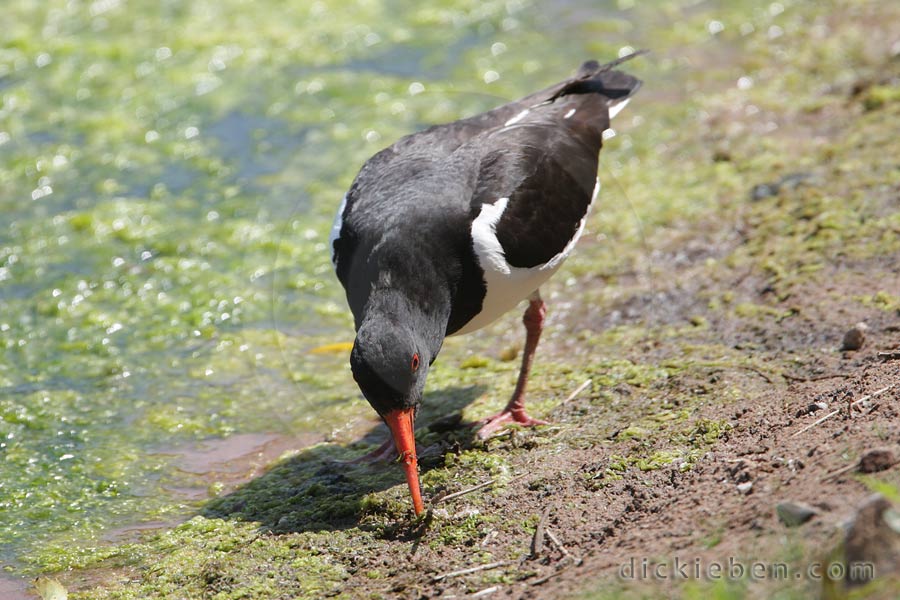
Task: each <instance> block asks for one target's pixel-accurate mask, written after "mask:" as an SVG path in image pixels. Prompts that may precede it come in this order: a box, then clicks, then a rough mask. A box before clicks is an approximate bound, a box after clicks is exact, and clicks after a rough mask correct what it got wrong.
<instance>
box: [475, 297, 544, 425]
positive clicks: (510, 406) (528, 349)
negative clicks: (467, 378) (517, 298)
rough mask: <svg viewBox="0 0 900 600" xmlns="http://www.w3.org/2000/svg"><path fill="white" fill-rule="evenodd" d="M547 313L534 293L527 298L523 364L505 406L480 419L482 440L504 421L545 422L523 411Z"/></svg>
mask: <svg viewBox="0 0 900 600" xmlns="http://www.w3.org/2000/svg"><path fill="white" fill-rule="evenodd" d="M546 314H547V305H546V304H544V301H543V300H541V297H540V295H539V294H538V293H537V292H535V293H534V294H532V296H531V298H529V302H528V308H527V309H525V315H524V316H523V317H522V322H523V323H524V324H525V351H524V353H523V354H522V366H521V367H520V369H519V379H518V381H516V389H515V391H514V392H513V395H512V398H510V399H509V402H508V403H507V404H506V408H504V409H503V410H502V411H500V412H499V413H497V414H496V415H494V416H492V417H488V418H487V419H484V420H483V421H482V423H484V426H483V427H482V428H481V429H480V430H479V431H478V437H480V438H481V439H487V438H489V437H490V436H491V435H492V434H493V433H495V432H496V431H497V430H499V429H500V428H502V427H503V425H505V424H507V423H518V424H520V425H525V426H529V427H530V426H533V425H546V424H547V422H546V421H541V420H540V419H534V418H532V417H530V416H528V413H526V412H525V386H526V385H527V383H528V373H529V372H530V371H531V362H532V360H533V359H534V352H535V350H537V345H538V340H540V339H541V330H543V328H544V316H545V315H546Z"/></svg>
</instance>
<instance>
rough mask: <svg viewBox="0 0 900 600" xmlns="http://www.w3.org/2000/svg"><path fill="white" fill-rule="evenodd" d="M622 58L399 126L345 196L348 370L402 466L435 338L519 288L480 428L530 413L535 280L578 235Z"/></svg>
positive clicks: (411, 450) (338, 233)
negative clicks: (496, 386) (508, 367)
mask: <svg viewBox="0 0 900 600" xmlns="http://www.w3.org/2000/svg"><path fill="white" fill-rule="evenodd" d="M632 56H633V55H632ZM626 58H630V56H629V57H626ZM623 60H624V59H619V60H617V61H614V62H612V63H609V64H607V65H602V66H601V65H599V64H598V63H597V62H594V61H589V62H586V63H584V64H583V65H582V66H581V68H580V69H579V70H578V72H577V74H576V75H575V76H574V77H572V78H570V79H567V80H565V81H563V82H561V83H559V84H557V85H554V86H551V87H549V88H547V89H545V90H543V91H540V92H537V93H535V94H531V95H529V96H527V97H525V98H523V99H521V100H518V101H516V102H511V103H509V104H505V105H503V106H500V107H498V108H495V109H494V110H491V111H488V112H486V113H483V114H480V115H477V116H474V117H471V118H468V119H462V120H460V121H456V122H453V123H449V124H446V125H437V126H434V127H430V128H428V129H426V130H424V131H421V132H418V133H414V134H412V135H409V136H406V137H404V138H402V139H400V140H399V141H397V142H396V143H395V144H393V145H392V146H390V147H388V148H385V149H384V150H382V151H381V152H379V153H377V154H376V155H375V156H373V157H372V158H370V159H369V160H368V161H367V162H366V163H365V165H363V167H362V169H361V170H360V172H359V174H358V175H357V177H356V179H355V181H354V182H353V184H352V185H351V187H350V190H349V191H348V192H347V194H346V196H345V197H344V201H343V202H342V204H341V207H340V209H339V210H338V214H337V216H336V218H335V223H334V226H333V228H332V232H331V239H330V241H331V246H332V252H333V254H332V259H333V262H334V265H335V270H336V272H337V276H338V278H339V279H340V281H341V284H343V286H344V288H345V290H346V293H347V300H348V302H349V305H350V308H351V310H352V312H353V315H354V319H355V325H356V329H357V337H356V342H355V344H354V348H353V351H352V352H351V367H352V369H353V375H354V378H355V379H356V380H357V382H358V383H359V385H360V388H361V389H362V391H363V394H364V395H365V397H366V398H367V399H368V400H369V402H370V404H371V405H372V406H373V408H375V410H376V411H377V412H378V413H379V414H380V415H381V416H382V417H383V418H384V419H385V421H386V422H387V423H388V425H389V426H390V427H391V431H392V433H393V434H394V436H393V437H394V441H395V443H396V444H397V449H398V451H399V452H400V453H401V456H404V457H405V459H406V460H405V461H404V462H405V463H406V465H407V476H408V477H412V475H413V474H414V471H415V445H414V443H412V442H410V440H408V439H407V440H400V439H399V437H398V436H400V437H403V436H407V437H411V435H412V423H413V417H414V414H415V408H416V406H417V405H418V403H419V402H420V400H421V397H422V392H423V389H424V384H425V377H426V375H427V371H428V366H429V365H430V364H431V363H432V362H433V361H434V359H435V358H436V357H437V354H438V352H439V351H440V348H441V345H442V342H443V339H444V337H445V336H447V335H453V334H462V333H468V332H470V331H474V330H476V329H479V328H481V327H483V326H485V325H487V324H489V323H491V322H492V321H494V320H496V319H497V318H498V317H500V316H501V315H503V314H504V313H506V312H507V311H509V310H510V309H512V308H514V307H515V306H516V305H517V304H518V303H519V302H521V301H522V300H524V299H526V298H529V299H530V303H529V308H528V310H527V311H526V315H525V325H526V331H527V334H528V336H527V339H526V348H525V353H524V357H523V364H522V369H521V372H520V376H519V385H517V387H516V393H515V394H514V395H513V399H512V400H511V401H510V404H509V405H508V406H507V408H506V410H505V411H504V412H502V413H500V414H499V415H498V416H497V417H495V418H493V419H492V420H491V421H490V422H489V423H488V425H486V426H485V428H483V429H482V433H484V432H486V431H490V430H493V429H496V428H497V427H499V426H500V425H501V424H502V423H504V422H507V421H515V422H521V423H525V424H530V423H536V422H538V421H535V420H534V419H531V418H530V417H528V416H527V414H526V413H525V410H524V397H523V396H524V387H525V382H526V380H527V375H528V370H529V368H530V363H531V358H532V356H533V354H534V347H536V345H537V338H538V337H539V335H540V330H541V326H542V322H543V315H544V304H543V302H542V301H541V300H540V297H539V295H538V294H537V290H538V288H539V286H540V285H541V284H542V283H544V281H546V280H547V278H549V277H550V276H551V275H552V274H553V273H554V272H556V270H557V269H558V268H559V266H560V265H561V264H562V262H563V261H564V260H565V258H566V257H567V256H568V255H569V253H570V252H571V251H572V249H573V247H574V246H575V243H576V242H577V240H578V237H579V236H580V235H581V232H582V230H583V228H584V223H585V220H586V218H587V216H588V214H589V212H590V209H591V205H592V203H593V201H594V198H595V197H596V194H597V190H598V188H599V181H598V180H597V166H598V154H599V152H600V148H601V146H602V143H603V133H604V131H606V130H607V129H608V128H609V125H610V118H611V117H612V116H614V115H615V114H616V113H617V112H618V111H619V110H621V108H622V107H624V105H625V104H626V103H627V101H628V100H629V98H630V97H631V96H632V94H634V92H635V91H636V90H637V89H638V87H640V81H639V80H637V79H635V78H634V77H632V76H630V75H627V74H625V73H623V72H621V71H618V70H616V69H615V67H616V66H618V65H619V64H620V63H621V62H622V61H623ZM401 426H402V427H401ZM399 429H403V430H404V431H408V433H403V434H400V433H398V431H399ZM410 444H412V445H410ZM415 479H416V481H415V482H413V480H412V478H410V489H411V490H412V491H413V496H414V502H415V503H416V512H417V513H418V512H421V510H420V509H421V499H418V500H417V501H416V497H417V495H418V480H417V477H416V478H415ZM414 483H415V485H414ZM414 487H415V489H414V490H413V488H414Z"/></svg>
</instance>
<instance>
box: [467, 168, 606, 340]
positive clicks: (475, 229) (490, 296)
mask: <svg viewBox="0 0 900 600" xmlns="http://www.w3.org/2000/svg"><path fill="white" fill-rule="evenodd" d="M599 190H600V180H599V179H598V180H597V184H596V185H595V186H594V193H593V196H592V197H591V203H590V205H589V206H588V209H587V211H586V212H585V214H584V217H583V218H582V219H581V221H580V223H579V224H578V229H577V230H576V231H575V235H574V236H573V237H572V239H571V240H570V241H569V243H568V244H566V247H565V248H563V250H562V252H560V253H559V254H557V255H556V256H554V257H553V258H551V259H550V260H549V261H547V262H546V263H544V264H542V265H538V266H536V267H531V268H521V267H514V266H512V265H510V264H509V263H508V262H506V256H505V255H504V252H503V247H502V246H501V245H500V240H498V239H497V223H498V222H499V220H500V217H501V216H502V215H503V211H504V210H506V205H507V203H508V202H509V198H500V199H499V200H497V201H496V202H495V203H494V204H485V205H483V206H482V207H481V213H480V214H479V215H478V217H476V218H475V220H474V221H473V222H472V240H473V245H474V247H475V256H476V257H477V258H478V264H479V265H480V266H481V268H482V269H483V270H484V283H485V286H486V288H487V293H486V294H485V297H484V301H483V302H482V305H481V312H479V313H478V314H477V315H475V316H474V317H473V318H472V320H471V321H469V322H468V323H466V324H465V325H463V326H462V328H460V329H459V330H458V331H456V332H455V333H454V334H452V335H460V334H464V333H469V332H472V331H475V330H477V329H481V328H482V327H484V326H486V325H489V324H491V323H493V322H494V321H496V320H497V319H499V318H500V317H501V316H502V315H504V314H506V313H507V312H509V311H510V310H512V309H513V308H515V306H516V305H517V304H518V303H519V302H521V301H522V300H524V299H525V298H527V297H528V296H530V295H531V294H532V293H533V292H534V291H535V290H537V289H538V288H539V287H540V286H541V284H543V283H544V282H545V281H547V280H548V279H549V278H550V277H551V276H552V275H553V274H554V273H556V271H558V270H559V267H560V266H561V265H562V263H563V261H564V260H565V259H566V257H568V256H569V254H571V252H572V249H573V248H575V243H576V242H577V241H578V238H580V237H581V233H582V231H584V224H585V222H586V221H587V217H588V215H589V214H590V212H591V207H593V205H594V201H595V200H596V198H597V192H598V191H599Z"/></svg>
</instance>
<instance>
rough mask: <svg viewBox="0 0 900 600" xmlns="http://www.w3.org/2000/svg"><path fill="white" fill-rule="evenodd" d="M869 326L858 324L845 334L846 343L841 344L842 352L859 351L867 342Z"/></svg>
mask: <svg viewBox="0 0 900 600" xmlns="http://www.w3.org/2000/svg"><path fill="white" fill-rule="evenodd" d="M868 328H869V327H868V325H866V324H865V323H857V324H856V325H854V326H853V327H851V328H850V329H848V330H847V333H845V334H844V341H843V342H842V343H841V350H859V349H860V348H862V347H863V344H864V343H865V342H866V330H867V329H868Z"/></svg>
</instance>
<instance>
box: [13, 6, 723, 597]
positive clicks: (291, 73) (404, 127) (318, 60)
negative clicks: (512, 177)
mask: <svg viewBox="0 0 900 600" xmlns="http://www.w3.org/2000/svg"><path fill="white" fill-rule="evenodd" d="M660 6H661V7H664V8H665V7H667V8H666V10H670V11H674V10H676V8H677V7H678V6H679V5H678V4H677V3H676V4H668V3H666V4H660ZM630 7H631V3H628V2H626V3H622V2H619V3H618V4H616V3H613V2H607V3H602V5H601V6H599V7H598V6H597V4H596V3H593V2H587V1H584V2H567V3H557V2H553V3H535V4H532V3H526V2H518V1H510V2H475V1H466V0H458V1H444V2H440V3H429V5H428V6H427V7H425V6H422V5H420V4H419V3H413V2H384V3H377V2H368V1H365V2H362V1H361V2H356V3H346V2H330V1H329V2H321V1H320V2H314V3H307V2H292V3H284V2H278V3H274V2H256V3H252V4H247V3H244V2H241V1H239V0H216V1H215V2H213V1H211V0H209V1H200V2H191V3H182V2H175V1H171V0H170V1H166V2H161V3H159V4H154V3H127V2H120V1H118V0H98V1H95V2H80V1H78V0H69V1H65V2H64V1H62V0H51V1H49V2H45V3H33V2H31V1H29V0H12V2H11V3H7V6H6V11H5V12H6V13H7V19H6V22H7V23H10V24H12V26H11V28H10V29H8V30H4V31H3V32H2V33H0V40H2V44H0V47H2V48H3V50H0V190H2V192H0V214H2V217H0V218H2V227H0V344H2V345H3V348H4V351H3V360H2V362H0V440H2V441H0V456H2V461H0V561H2V562H3V563H7V564H13V565H15V566H16V568H22V567H30V568H31V569H35V570H40V569H42V568H43V567H44V565H46V564H52V560H50V559H49V558H48V556H51V555H52V549H53V548H55V547H69V546H71V545H76V546H81V545H83V546H90V545H94V544H97V543H102V542H104V541H109V540H119V539H121V538H122V536H127V535H131V534H132V533H133V532H135V531H138V530H140V529H141V528H142V527H155V526H158V525H162V524H166V523H171V522H173V521H177V520H178V519H181V518H183V517H184V516H185V515H188V514H191V512H192V511H194V510H196V508H197V507H198V505H199V503H201V502H202V501H204V500H206V499H208V498H209V497H210V496H211V495H214V494H217V493H221V492H222V491H225V490H228V489H230V488H231V487H232V486H233V485H236V484H237V483H238V482H240V481H241V480H244V479H246V478H248V477H251V476H253V475H254V474H256V473H258V472H259V471H260V469H262V468H263V467H264V466H265V465H266V464H269V463H270V462H271V461H272V460H274V459H276V458H277V457H278V455H280V454H281V453H282V452H285V451H288V450H290V449H292V448H298V447H300V446H302V445H306V444H309V443H313V442H315V441H319V440H322V439H326V438H328V437H329V436H331V435H332V434H333V433H334V432H337V431H342V430H345V429H346V428H347V427H348V424H350V427H351V430H352V429H353V427H354V424H358V423H359V422H360V419H363V420H365V422H368V421H367V420H368V419H369V418H370V416H371V415H370V412H369V409H368V407H367V405H366V404H365V403H364V401H362V400H361V399H360V397H359V394H358V392H357V390H356V388H355V385H354V384H353V382H352V380H351V378H350V377H349V370H348V369H347V366H346V352H345V351H340V352H325V353H310V350H312V349H315V348H317V347H320V346H323V345H325V344H331V343H334V342H348V341H351V340H352V321H351V319H350V316H349V313H348V311H347V310H346V308H345V305H344V302H343V296H342V291H341V289H340V286H339V285H338V283H337V281H336V280H335V279H334V277H333V275H332V272H331V265H330V260H329V253H328V251H327V248H326V240H327V235H328V229H329V227H330V222H331V217H332V214H333V211H334V210H335V208H336V206H337V204H338V202H339V200H340V198H341V196H342V195H343V193H344V190H345V189H346V187H347V186H348V185H349V183H350V181H351V180H352V178H353V176H354V175H355V173H356V171H357V169H358V168H359V166H360V165H361V164H362V162H363V161H364V160H365V158H367V157H368V156H369V155H371V154H372V153H374V152H375V151H377V150H378V149H380V148H382V147H383V146H385V145H387V144H388V143H390V141H392V140H394V139H396V138H397V137H399V136H400V135H403V134H405V133H408V132H410V131H412V130H414V129H416V128H419V127H421V126H423V125H426V124H430V123H435V122H442V121H447V120H452V119H456V118H459V117H460V116H465V115H469V114H473V113H475V112H478V111H481V110H484V109H487V108H489V107H491V106H494V105H496V104H498V103H499V102H502V101H504V100H507V99H511V98H514V97H517V96H519V95H521V94H524V93H526V92H529V91H532V90H533V89H535V88H537V87H540V86H543V85H546V84H549V83H551V82H553V81H555V80H557V79H559V78H560V77H561V76H562V75H563V74H566V73H569V72H571V71H572V70H573V69H574V67H576V66H577V64H578V63H579V62H580V61H581V60H583V59H585V58H588V57H590V56H597V57H598V58H613V57H614V56H616V55H617V53H618V52H619V51H620V50H621V49H622V48H623V47H624V46H626V45H627V44H631V43H635V38H638V42H639V41H641V40H640V37H641V36H640V33H639V31H640V30H639V29H636V27H637V24H638V23H640V22H641V20H642V19H645V20H646V19H656V20H658V19H660V18H663V17H660V16H658V15H657V13H656V12H655V11H651V10H647V11H644V12H638V11H637V9H633V8H630ZM662 12H664V11H662ZM679 35H684V34H683V33H681V34H679ZM692 35H697V36H700V37H702V35H706V33H705V32H700V33H692ZM573 40H577V41H573ZM628 143H629V142H627V141H625V145H626V146H627V144H628ZM358 415H363V416H362V417H359V416H358ZM142 523H143V524H145V525H142ZM48 549H49V550H48ZM2 585H6V582H5V580H4V581H3V582H0V586H2ZM2 589H3V588H2V587H0V590H2Z"/></svg>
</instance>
